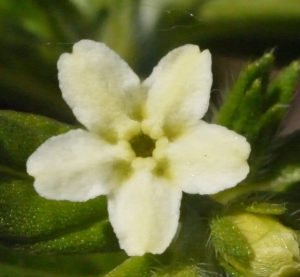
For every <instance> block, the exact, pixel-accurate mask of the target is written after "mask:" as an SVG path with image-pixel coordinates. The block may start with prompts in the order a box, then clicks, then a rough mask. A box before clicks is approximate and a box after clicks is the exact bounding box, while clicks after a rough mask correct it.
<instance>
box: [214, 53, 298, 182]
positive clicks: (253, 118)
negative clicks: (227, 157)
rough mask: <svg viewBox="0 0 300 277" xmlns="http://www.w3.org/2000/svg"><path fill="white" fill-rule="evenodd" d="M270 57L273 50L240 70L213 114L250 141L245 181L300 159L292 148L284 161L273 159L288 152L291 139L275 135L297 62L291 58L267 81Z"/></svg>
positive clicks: (295, 78) (294, 81) (259, 178)
mask: <svg viewBox="0 0 300 277" xmlns="http://www.w3.org/2000/svg"><path fill="white" fill-rule="evenodd" d="M273 60H274V57H273V55H272V54H265V55H264V56H263V57H262V58H261V59H259V60H257V61H255V62H253V63H251V64H249V65H248V66H247V67H246V68H245V69H244V70H243V71H242V72H241V73H240V76H239V78H238V79H237V81H236V83H235V85H234V87H233V88H232V89H231V91H230V93H229V95H228V97H227V98H226V100H225V102H224V104H223V105H222V107H221V108H220V110H219V112H218V113H217V115H216V118H215V122H216V123H218V124H221V125H224V126H226V127H228V128H229V129H232V130H234V131H236V132H237V133H239V134H241V135H243V136H245V137H246V138H247V140H248V142H249V143H250V145H251V154H250V157H249V165H250V174H249V176H248V178H247V180H246V182H251V183H253V182H258V181H262V180H265V179H268V178H271V177H274V174H276V172H275V168H277V169H276V170H277V171H278V170H279V171H280V170H283V168H285V167H286V165H290V164H291V163H293V161H292V160H297V161H300V152H299V151H293V154H292V155H291V156H293V157H289V158H288V159H285V160H284V162H283V163H282V159H281V158H280V159H278V160H275V156H277V157H278V153H279V151H283V152H285V153H286V152H289V150H288V148H290V144H289V143H288V141H289V140H290V139H289V138H278V137H277V135H278V134H279V131H280V127H281V124H282V122H283V119H284V118H285V116H286V114H287V112H288V107H289V103H290V102H291V100H292V97H293V93H294V90H295V87H296V84H297V81H298V77H299V74H300V64H299V62H297V61H295V62H292V63H291V65H289V66H288V67H286V68H285V69H283V70H282V72H281V73H280V74H279V76H277V78H276V79H275V80H274V81H272V82H271V83H270V84H269V75H270V72H271V69H272V65H273ZM279 149H280V150H279ZM289 159H290V160H289Z"/></svg>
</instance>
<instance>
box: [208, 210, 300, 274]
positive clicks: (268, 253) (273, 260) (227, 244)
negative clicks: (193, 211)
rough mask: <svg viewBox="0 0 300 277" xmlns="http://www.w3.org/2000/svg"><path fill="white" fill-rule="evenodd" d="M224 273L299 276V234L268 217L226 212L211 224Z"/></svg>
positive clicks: (272, 217)
mask: <svg viewBox="0 0 300 277" xmlns="http://www.w3.org/2000/svg"><path fill="white" fill-rule="evenodd" d="M211 232H212V241H213V243H214V245H215V247H216V249H217V253H218V258H219V260H220V262H221V264H222V266H223V267H224V268H225V270H226V271H228V272H229V273H231V274H233V275H234V276H245V277H253V276H255V277H291V276H293V277H296V276H300V263H299V261H300V255H299V254H300V251H299V237H298V233H297V232H296V231H294V230H292V229H290V228H287V227H286V226H284V225H282V224H281V223H280V222H279V220H277V218H275V217H274V216H271V215H264V214H255V213H249V212H241V211H229V212H227V213H226V214H222V215H219V216H218V217H216V218H214V219H213V220H212V222H211Z"/></svg>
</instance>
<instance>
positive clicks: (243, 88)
mask: <svg viewBox="0 0 300 277" xmlns="http://www.w3.org/2000/svg"><path fill="white" fill-rule="evenodd" d="M273 61H274V57H273V55H272V54H271V53H267V54H265V55H264V56H263V57H262V58H260V59H259V60H257V61H255V62H253V63H251V64H249V65H248V66H247V67H246V68H245V69H244V70H243V71H242V72H241V73H240V75H239V77H238V79H237V81H236V83H235V85H234V87H233V88H232V89H231V91H230V92H229V94H228V97H227V98H226V100H225V102H224V104H223V106H222V107H221V109H220V110H219V112H218V114H217V116H216V119H215V122H216V123H217V124H220V125H223V126H225V127H227V128H229V129H232V128H233V126H234V123H235V122H236V120H237V119H239V118H240V117H241V116H242V117H243V118H245V117H247V116H249V114H248V113H247V112H249V111H247V110H246V111H244V110H243V108H244V107H245V106H250V107H251V108H253V107H254V105H253V102H254V100H255V99H256V100H257V99H258V100H260V101H259V102H260V103H261V102H262V99H264V96H263V95H262V94H261V91H263V90H264V88H266V86H267V82H268V79H269V75H270V71H271V67H272V65H273ZM241 102H242V104H241ZM260 103H258V106H260V105H261V104H260ZM254 108H255V107H254ZM255 109H256V108H255ZM253 120H254V118H253ZM234 130H235V131H236V132H238V133H241V134H243V132H241V131H240V130H239V129H234Z"/></svg>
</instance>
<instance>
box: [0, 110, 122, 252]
mask: <svg viewBox="0 0 300 277" xmlns="http://www.w3.org/2000/svg"><path fill="white" fill-rule="evenodd" d="M72 128H73V127H71V126H68V125H65V124H61V123H58V122H56V121H54V120H51V119H48V118H44V117H39V116H34V115H29V114H22V113H17V112H12V111H1V112H0V149H1V157H0V172H1V177H0V241H1V243H2V244H4V245H6V246H8V247H11V248H15V249H19V250H23V251H27V252H30V253H82V252H95V251H116V250H119V247H118V242H117V240H116V237H115V235H114V233H113V230H112V228H111V225H110V223H109V222H108V219H107V217H108V215H107V208H106V206H107V204H106V198H105V197H98V198H95V199H92V200H90V201H88V202H84V203H73V202H69V201H51V200H47V199H44V198H42V197H40V196H39V195H38V194H37V193H36V191H35V190H34V188H33V179H32V178H31V177H30V176H28V175H27V173H26V161H27V159H28V157H29V156H30V155H31V154H32V152H33V151H34V150H36V149H37V147H39V145H41V143H43V142H44V141H45V140H46V139H48V138H49V137H52V136H55V135H58V134H61V133H65V132H67V131H68V130H70V129H72Z"/></svg>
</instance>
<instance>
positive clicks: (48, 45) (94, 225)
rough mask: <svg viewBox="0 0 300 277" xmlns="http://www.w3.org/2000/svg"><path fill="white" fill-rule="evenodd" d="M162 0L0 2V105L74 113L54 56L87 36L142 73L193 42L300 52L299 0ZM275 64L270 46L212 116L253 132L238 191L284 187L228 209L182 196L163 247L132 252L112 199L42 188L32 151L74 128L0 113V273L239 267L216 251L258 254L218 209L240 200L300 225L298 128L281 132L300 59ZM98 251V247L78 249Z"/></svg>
mask: <svg viewBox="0 0 300 277" xmlns="http://www.w3.org/2000/svg"><path fill="white" fill-rule="evenodd" d="M156 2H157V3H158V1H152V2H151V1H150V2H149V3H146V4H145V2H143V4H142V6H141V5H140V1H138V0H126V1H117V0H113V1H106V0H99V1H97V0H86V1H81V0H71V1H68V0H62V1H52V0H46V1H38V0H26V1H22V2H20V1H17V0H10V1H6V0H0V49H1V51H0V59H1V64H0V76H1V78H0V90H1V93H0V108H1V109H7V108H9V109H15V110H19V111H29V112H33V113H36V114H43V115H46V116H49V117H51V118H56V119H58V120H60V121H63V122H69V123H74V122H75V119H74V117H73V115H72V113H71V111H70V109H69V108H68V107H67V105H66V104H65V102H64V101H63V100H62V98H61V93H60V91H59V88H58V81H57V70H56V62H57V59H58V57H59V55H60V54H62V53H63V52H70V51H71V48H72V44H73V43H75V42H76V41H78V40H80V39H83V38H88V39H94V40H98V41H102V42H105V43H107V44H108V46H109V47H111V48H112V49H114V50H115V51H116V52H118V53H119V54H120V55H121V56H122V57H123V58H124V59H125V60H126V61H127V62H128V63H129V64H130V65H131V66H133V67H135V68H137V69H138V72H139V73H142V74H140V75H143V74H144V73H145V76H146V73H147V74H148V73H149V71H150V70H151V69H152V67H153V65H155V64H156V62H157V61H158V59H159V58H161V57H162V56H163V55H164V54H165V53H166V52H168V51H170V49H173V48H174V47H177V46H180V45H182V44H186V43H195V44H199V45H200V46H201V49H205V48H209V49H210V50H211V52H212V53H213V56H214V55H215V54H220V53H224V52H225V53H226V54H227V53H234V54H237V53H241V52H242V53H243V54H245V53H248V54H249V53H250V55H251V56H253V55H261V53H262V51H265V49H272V48H273V47H277V48H276V51H275V53H276V56H277V57H278V56H279V58H280V62H282V61H284V62H285V63H287V62H290V61H291V60H292V59H291V58H290V57H291V56H292V57H293V58H295V57H298V56H299V45H300V40H299V34H298V30H299V27H300V20H299V18H300V17H299V11H300V4H299V1H297V0H287V1H285V2H284V3H283V2H282V1H280V0H275V1H273V0H264V1H259V2H255V1H252V2H251V1H242V0H241V1H240V0H234V1H232V0H220V1H215V0H203V1H195V0H190V1H182V0H178V1H173V2H172V1H161V2H160V3H158V4H157V5H156V4H155V3H156ZM142 8H143V9H144V10H145V11H146V13H145V14H142V13H141V9H142ZM149 15H150V16H149ZM151 16H152V17H151ZM149 18H150V19H151V18H152V19H153V22H152V25H151V24H150V25H147V20H149ZM146 25H147V26H146ZM257 41H260V43H259V44H257ZM137 46H138V47H137ZM274 62H276V61H274V56H273V53H267V54H265V55H263V56H262V58H260V59H258V60H257V61H255V62H253V63H250V64H249V65H248V66H247V67H246V68H245V69H244V70H243V71H242V72H241V74H240V77H239V78H238V80H237V81H236V83H235V85H234V87H233V88H232V89H231V91H230V93H229V94H228V97H227V98H226V99H225V101H224V103H223V104H224V105H223V106H222V107H221V108H220V110H219V111H218V114H215V118H214V121H215V122H216V123H219V124H222V125H224V126H227V127H228V128H229V129H232V130H235V131H236V132H238V133H240V134H242V135H243V136H245V137H246V138H247V140H248V141H249V142H250V144H251V148H252V152H251V156H250V159H249V164H250V169H251V171H250V174H249V176H248V178H247V180H246V181H245V182H244V185H245V186H240V187H237V188H234V189H233V190H236V193H234V192H233V194H232V195H234V197H235V196H236V195H239V194H240V193H244V192H245V191H247V189H245V190H244V188H249V190H260V189H267V190H270V189H272V190H274V189H276V190H281V191H284V192H280V193H276V194H271V193H270V192H269V191H268V192H266V193H257V194H255V196H251V195H250V196H249V195H246V196H245V197H244V198H243V199H242V200H241V199H235V200H236V202H234V203H230V205H229V206H225V207H222V206H221V205H219V204H217V203H215V202H214V201H213V200H211V199H210V198H209V197H204V196H199V195H188V196H187V195H184V197H183V201H182V208H181V219H180V228H179V230H178V233H177V235H176V237H175V238H174V241H173V242H172V244H171V246H170V247H169V249H168V250H167V251H166V253H164V254H163V255H149V254H147V255H145V256H143V257H130V258H128V257H127V256H126V255H125V254H124V252H123V251H121V250H120V249H119V246H118V241H117V239H116V237H115V235H114V233H113V230H112V228H111V225H110V223H109V221H108V216H107V211H106V198H105V197H98V198H96V199H93V200H90V201H87V202H85V203H71V202H68V201H51V200H46V199H44V198H42V197H40V196H39V195H38V194H37V193H36V192H35V190H34V188H33V179H32V178H31V177H30V176H28V175H27V173H26V161H27V159H28V157H29V156H30V155H31V153H32V152H33V151H34V150H35V149H36V148H37V147H38V146H39V145H41V144H42V143H43V142H44V141H45V140H46V139H48V138H49V137H52V136H55V135H59V134H62V133H65V132H67V131H69V130H71V129H73V128H74V127H73V126H71V125H66V124H62V123H58V122H56V121H54V120H52V119H49V118H44V117H40V116H36V115H29V114H23V113H19V112H12V111H0V243H1V245H2V246H5V248H0V277H2V276H3V277H4V276H5V277H14V276H36V277H43V276H45V277H47V276H49V277H50V276H58V277H60V276H61V277H66V276H105V277H127V276H128V277H139V276H140V277H146V276H149V277H154V276H162V277H171V276H174V277H194V276H203V277H211V276H234V277H237V276H238V277H241V274H240V273H239V272H238V271H237V270H236V269H235V268H234V267H232V266H230V265H229V264H228V263H227V261H225V260H224V259H222V258H220V256H219V257H218V259H219V260H217V257H216V255H215V252H216V250H217V251H218V252H226V254H227V255H228V256H231V257H234V258H235V259H238V260H239V261H241V263H244V262H247V261H249V259H251V258H252V254H253V253H252V251H251V248H250V247H249V244H247V242H245V238H244V237H243V235H242V234H241V232H239V231H238V230H237V229H236V228H235V225H234V224H233V223H232V222H231V221H230V220H229V219H228V218H226V217H217V216H216V215H220V214H222V212H224V211H225V212H226V211H227V210H226V209H228V208H234V209H237V210H238V211H239V212H250V213H253V214H258V215H272V216H274V217H276V218H277V219H279V220H280V221H281V222H283V223H284V224H285V225H286V226H290V227H292V228H294V229H295V230H298V231H299V230H300V224H299V222H300V216H299V215H300V212H299V210H300V206H299V197H300V195H299V184H300V146H299V145H300V144H299V141H300V132H299V131H298V132H295V133H293V134H291V135H288V136H286V137H280V136H278V134H279V132H280V127H281V124H282V121H283V119H284V117H285V115H286V113H287V111H288V108H289V106H290V102H291V99H292V97H293V93H294V90H295V85H296V83H297V80H298V77H299V71H300V65H299V62H298V61H294V62H292V63H291V64H290V65H289V66H288V67H286V68H285V69H283V70H282V71H281V73H280V74H279V75H278V76H277V77H276V78H275V79H274V80H272V81H271V82H270V75H271V71H272V68H273V66H274ZM228 70H229V71H230V69H228ZM239 190H240V191H239ZM226 193H229V192H228V191H225V194H226ZM211 218H213V220H211ZM211 229H212V230H213V231H212V232H211ZM9 248H10V249H13V251H12V250H8V249H9ZM91 252H100V254H97V255H95V254H89V255H87V254H84V255H83V254H82V253H91ZM30 253H31V254H33V253H34V254H35V256H32V255H31V254H30ZM46 254H47V255H49V254H52V256H45V255H46ZM60 254H73V255H70V256H61V255H60ZM74 254H75V255H74ZM221 265H222V266H223V267H224V268H225V271H226V272H227V273H225V272H224V270H223V269H222V267H221Z"/></svg>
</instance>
